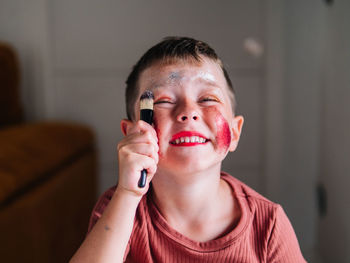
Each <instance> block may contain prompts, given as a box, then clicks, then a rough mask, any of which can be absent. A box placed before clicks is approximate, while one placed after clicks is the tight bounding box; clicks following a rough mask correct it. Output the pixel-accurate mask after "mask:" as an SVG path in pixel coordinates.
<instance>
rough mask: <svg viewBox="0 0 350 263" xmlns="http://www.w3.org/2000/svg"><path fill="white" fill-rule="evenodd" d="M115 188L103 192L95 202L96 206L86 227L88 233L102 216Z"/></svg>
mask: <svg viewBox="0 0 350 263" xmlns="http://www.w3.org/2000/svg"><path fill="white" fill-rule="evenodd" d="M116 188H117V186H116V185H115V186H113V187H111V188H109V189H108V190H107V191H105V192H104V193H103V194H102V195H101V196H100V197H99V198H98V200H97V202H96V205H95V207H94V209H93V210H92V213H91V217H90V221H89V227H88V233H89V232H90V231H91V229H92V227H93V226H94V225H95V224H96V222H97V221H98V219H99V218H100V217H101V216H102V214H103V212H104V210H105V209H106V207H107V205H108V204H109V202H110V201H111V199H112V197H113V195H114V192H115V190H116Z"/></svg>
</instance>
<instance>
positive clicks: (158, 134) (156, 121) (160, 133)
mask: <svg viewBox="0 0 350 263" xmlns="http://www.w3.org/2000/svg"><path fill="white" fill-rule="evenodd" d="M153 127H154V129H155V130H156V133H157V137H158V146H159V151H158V155H159V157H161V151H160V148H161V141H160V138H161V136H162V132H161V129H160V127H159V122H158V119H157V118H156V116H155V115H154V116H153Z"/></svg>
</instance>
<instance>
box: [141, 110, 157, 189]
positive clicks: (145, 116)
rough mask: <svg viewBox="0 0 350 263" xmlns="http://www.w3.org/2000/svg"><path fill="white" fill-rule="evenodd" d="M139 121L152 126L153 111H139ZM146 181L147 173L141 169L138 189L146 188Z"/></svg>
mask: <svg viewBox="0 0 350 263" xmlns="http://www.w3.org/2000/svg"><path fill="white" fill-rule="evenodd" d="M140 119H141V120H143V121H145V122H147V123H149V124H152V120H153V110H150V109H142V110H141V111H140ZM146 179H147V171H146V169H143V170H142V171H141V177H140V179H139V182H138V184H137V185H138V187H140V188H144V187H145V186H146Z"/></svg>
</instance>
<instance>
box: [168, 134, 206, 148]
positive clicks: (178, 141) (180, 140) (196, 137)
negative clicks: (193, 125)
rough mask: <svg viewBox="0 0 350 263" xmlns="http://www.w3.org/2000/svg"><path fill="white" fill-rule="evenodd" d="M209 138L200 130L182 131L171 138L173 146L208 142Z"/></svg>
mask: <svg viewBox="0 0 350 263" xmlns="http://www.w3.org/2000/svg"><path fill="white" fill-rule="evenodd" d="M208 141H210V140H209V139H207V138H206V137H205V136H204V135H202V134H200V133H198V132H192V131H182V132H179V133H177V134H175V135H174V136H173V137H172V139H171V140H170V144H171V145H173V146H196V145H201V144H206V143H207V142H208Z"/></svg>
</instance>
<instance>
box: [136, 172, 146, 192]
mask: <svg viewBox="0 0 350 263" xmlns="http://www.w3.org/2000/svg"><path fill="white" fill-rule="evenodd" d="M146 179H147V171H146V169H143V170H142V171H141V177H140V180H139V182H138V184H137V185H138V187H140V188H144V187H145V185H146Z"/></svg>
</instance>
